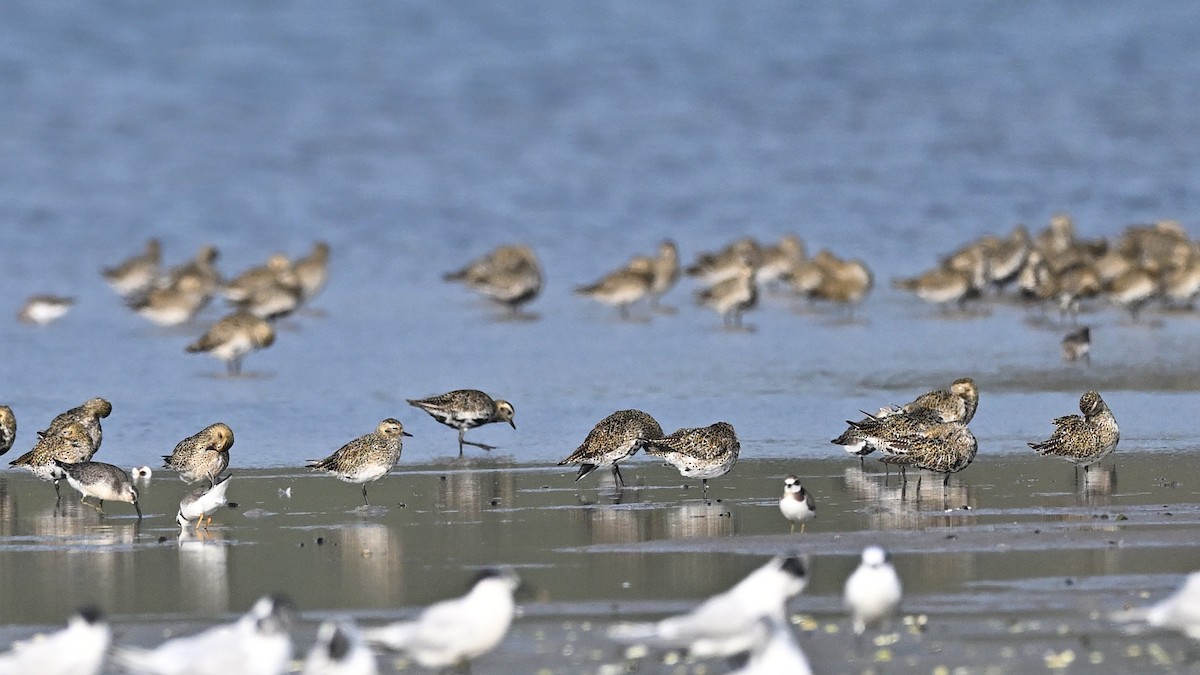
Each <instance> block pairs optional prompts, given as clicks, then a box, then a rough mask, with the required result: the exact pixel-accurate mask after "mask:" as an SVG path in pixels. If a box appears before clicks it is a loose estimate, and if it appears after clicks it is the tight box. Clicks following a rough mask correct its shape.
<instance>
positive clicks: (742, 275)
mask: <svg viewBox="0 0 1200 675" xmlns="http://www.w3.org/2000/svg"><path fill="white" fill-rule="evenodd" d="M696 299H697V300H698V301H699V302H700V304H702V305H707V306H709V307H711V308H712V309H714V310H715V311H716V312H717V313H718V314H720V315H721V320H722V322H723V323H724V325H725V327H726V328H741V327H742V315H743V314H745V313H746V312H747V311H749V310H751V309H754V307H755V306H757V305H758V286H757V285H756V284H755V282H754V267H753V266H752V265H750V264H749V263H747V262H745V261H743V262H742V265H741V266H740V267H738V268H737V269H736V270H735V271H734V272H732V273H731V274H730V275H729V276H728V277H725V278H723V279H722V280H721V281H719V282H717V283H716V284H714V285H713V286H710V287H709V288H705V289H701V290H699V291H697V292H696Z"/></svg>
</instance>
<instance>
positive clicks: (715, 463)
mask: <svg viewBox="0 0 1200 675" xmlns="http://www.w3.org/2000/svg"><path fill="white" fill-rule="evenodd" d="M642 441H643V447H645V449H646V454H647V455H654V456H655V457H661V458H662V459H664V460H666V462H667V464H669V465H671V466H673V467H675V469H676V470H677V471H679V474H680V475H681V476H683V477H684V478H699V479H700V480H701V481H702V482H703V483H704V496H705V497H707V496H708V479H709V478H719V477H721V476H724V475H725V474H727V473H729V470H730V469H732V468H733V465H734V463H736V462H737V458H738V452H739V451H740V450H741V448H742V446H741V444H740V443H738V439H737V434H736V433H735V432H734V430H733V425H732V424H729V423H728V422H717V423H716V424H712V425H709V426H707V427H702V428H696V429H677V430H676V431H675V432H674V433H672V434H671V435H670V436H666V437H663V438H646V439H642Z"/></svg>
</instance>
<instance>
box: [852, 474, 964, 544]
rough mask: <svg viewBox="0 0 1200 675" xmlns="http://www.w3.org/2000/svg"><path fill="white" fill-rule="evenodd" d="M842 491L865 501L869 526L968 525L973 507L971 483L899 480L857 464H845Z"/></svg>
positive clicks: (902, 527)
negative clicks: (864, 468) (843, 488)
mask: <svg viewBox="0 0 1200 675" xmlns="http://www.w3.org/2000/svg"><path fill="white" fill-rule="evenodd" d="M842 483H843V485H844V486H845V488H846V492H847V493H849V494H850V496H851V497H852V498H853V499H854V500H855V501H856V502H866V504H865V506H864V507H863V508H862V511H863V512H864V513H865V514H867V517H868V524H869V527H871V528H873V529H881V530H887V529H920V528H925V527H930V526H938V525H941V526H956V525H968V524H972V523H973V522H974V517H973V516H971V515H970V512H971V511H972V510H973V509H975V508H976V506H977V504H976V501H977V500H976V498H975V497H974V495H973V493H972V492H973V491H972V489H971V486H968V485H966V484H963V483H960V482H951V483H950V485H947V486H943V485H942V482H941V481H939V480H928V481H921V482H920V483H919V484H918V482H917V481H915V480H909V481H907V482H906V481H900V480H895V479H893V480H892V481H891V483H892V484H889V481H888V480H887V477H886V476H884V475H882V474H879V473H874V472H868V471H864V470H863V468H862V467H860V466H849V467H846V469H845V471H844V472H843V474H842Z"/></svg>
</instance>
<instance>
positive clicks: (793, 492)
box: [779, 475, 817, 534]
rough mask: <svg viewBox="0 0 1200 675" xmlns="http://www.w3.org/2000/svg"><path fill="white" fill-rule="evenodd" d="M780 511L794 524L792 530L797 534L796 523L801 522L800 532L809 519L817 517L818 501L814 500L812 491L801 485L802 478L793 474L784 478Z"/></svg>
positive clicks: (802, 531)
mask: <svg viewBox="0 0 1200 675" xmlns="http://www.w3.org/2000/svg"><path fill="white" fill-rule="evenodd" d="M779 512H780V513H782V514H783V517H784V518H787V519H788V521H789V522H791V524H792V529H791V532H792V534H795V532H796V523H800V532H801V534H803V533H804V526H805V525H806V524H807V523H808V521H810V520H812V519H813V518H816V517H817V503H816V502H815V501H813V496H812V493H811V492H808V491H807V490H805V489H804V487H803V486H802V485H800V479H799V478H796V477H795V476H793V475H789V476H788V477H786V478H784V479H783V496H782V497H780V498H779Z"/></svg>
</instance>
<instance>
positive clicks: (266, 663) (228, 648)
mask: <svg viewBox="0 0 1200 675" xmlns="http://www.w3.org/2000/svg"><path fill="white" fill-rule="evenodd" d="M294 613H295V608H294V606H293V605H292V603H291V601H290V600H287V599H286V598H283V597H281V596H266V597H263V598H260V599H259V600H258V602H256V603H254V607H253V608H251V609H250V611H249V612H247V613H246V614H244V615H243V616H242V617H241V618H239V619H238V620H237V621H236V622H234V623H232V624H225V625H221V626H217V627H215V628H210V629H209V630H207V631H204V632H202V633H199V634H196V635H191V636H187V637H180V638H175V639H172V640H167V641H166V642H164V643H162V644H161V645H159V646H158V647H155V648H153V649H143V648H140V647H123V648H121V649H118V650H117V652H116V654H115V659H116V661H117V663H118V664H119V665H120V666H121V667H123V668H125V669H126V670H129V671H132V672H135V673H161V674H172V675H175V674H183V673H187V674H188V675H230V674H231V673H238V674H239V675H281V674H282V673H286V672H287V671H288V666H289V664H290V663H291V660H292V638H291V636H289V635H288V628H289V626H290V625H291V622H292V615H293V614H294Z"/></svg>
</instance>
